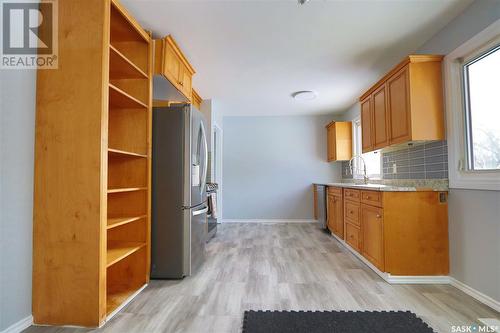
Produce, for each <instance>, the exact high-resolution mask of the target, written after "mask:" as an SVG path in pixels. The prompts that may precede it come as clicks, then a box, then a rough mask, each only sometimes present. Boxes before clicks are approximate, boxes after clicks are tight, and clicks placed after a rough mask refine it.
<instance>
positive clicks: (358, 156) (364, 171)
mask: <svg viewBox="0 0 500 333" xmlns="http://www.w3.org/2000/svg"><path fill="white" fill-rule="evenodd" d="M356 158H359V159H361V160H362V161H363V181H364V182H365V184H368V180H369V179H368V177H367V176H366V161H365V159H364V158H363V156H361V155H354V156H353V157H352V158H351V159H350V160H349V170H351V175H353V177H354V169H353V166H352V161H354V160H355V159H356ZM358 171H359V168H358Z"/></svg>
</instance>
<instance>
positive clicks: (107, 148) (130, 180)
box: [33, 0, 153, 327]
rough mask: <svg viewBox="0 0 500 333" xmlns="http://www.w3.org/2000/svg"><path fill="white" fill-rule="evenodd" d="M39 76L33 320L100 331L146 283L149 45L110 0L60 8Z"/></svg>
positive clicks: (79, 2)
mask: <svg viewBox="0 0 500 333" xmlns="http://www.w3.org/2000/svg"><path fill="white" fill-rule="evenodd" d="M58 10H59V15H58V16H59V31H61V32H64V33H61V34H60V35H59V59H60V61H59V68H58V69H57V70H40V71H38V76H37V101H36V105H37V111H36V139H35V156H36V158H35V190H34V223H33V319H34V323H35V324H42V325H76V326H85V327H98V326H100V325H102V324H104V323H105V322H106V320H108V319H109V316H110V315H112V314H113V313H115V312H116V311H118V310H119V309H121V308H122V306H123V305H124V304H123V302H127V301H128V300H129V299H130V297H133V296H134V295H136V294H137V292H138V291H140V290H141V289H142V288H143V287H144V286H145V285H146V284H147V283H148V282H149V271H150V268H149V265H150V228H151V227H150V226H151V223H150V219H151V209H150V207H151V201H150V197H151V105H152V89H151V84H152V72H153V67H152V44H153V43H152V39H151V37H150V36H149V34H148V33H146V31H144V29H142V28H141V27H140V25H139V24H138V23H137V22H136V21H135V20H134V18H133V17H132V16H131V15H130V14H129V13H127V11H126V10H125V9H124V8H123V6H122V5H121V4H120V3H119V1H118V0H85V1H83V0H72V1H60V2H59V6H58Z"/></svg>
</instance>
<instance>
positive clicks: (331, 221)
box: [326, 195, 335, 232]
mask: <svg viewBox="0 0 500 333" xmlns="http://www.w3.org/2000/svg"><path fill="white" fill-rule="evenodd" d="M334 200H335V197H334V196H333V195H327V201H328V206H327V219H326V226H327V227H328V230H330V231H331V232H335V202H334Z"/></svg>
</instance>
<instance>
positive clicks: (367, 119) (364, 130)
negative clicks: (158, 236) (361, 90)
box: [361, 97, 373, 153]
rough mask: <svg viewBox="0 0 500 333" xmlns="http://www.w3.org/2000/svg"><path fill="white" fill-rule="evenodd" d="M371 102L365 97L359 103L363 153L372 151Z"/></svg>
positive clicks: (369, 98)
mask: <svg viewBox="0 0 500 333" xmlns="http://www.w3.org/2000/svg"><path fill="white" fill-rule="evenodd" d="M371 104H372V100H371V97H367V98H366V99H365V100H363V101H362V102H361V138H362V139H361V141H362V146H361V147H362V150H363V153H366V152H369V151H372V150H373V139H372V135H373V132H372V119H373V118H372V106H371Z"/></svg>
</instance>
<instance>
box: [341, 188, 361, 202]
mask: <svg viewBox="0 0 500 333" xmlns="http://www.w3.org/2000/svg"><path fill="white" fill-rule="evenodd" d="M344 198H345V199H347V200H352V201H357V202H359V190H353V189H350V188H346V189H344Z"/></svg>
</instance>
